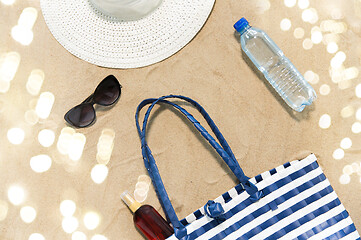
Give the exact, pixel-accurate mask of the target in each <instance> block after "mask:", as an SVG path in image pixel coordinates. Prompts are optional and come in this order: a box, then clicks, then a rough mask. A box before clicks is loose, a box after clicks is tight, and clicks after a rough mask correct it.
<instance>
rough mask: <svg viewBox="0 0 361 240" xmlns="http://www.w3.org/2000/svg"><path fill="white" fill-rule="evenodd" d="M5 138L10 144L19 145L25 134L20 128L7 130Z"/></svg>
mask: <svg viewBox="0 0 361 240" xmlns="http://www.w3.org/2000/svg"><path fill="white" fill-rule="evenodd" d="M7 137H8V140H9V142H10V143H12V144H15V145H19V144H21V143H22V142H23V141H24V138H25V133H24V130H22V129H21V128H11V129H9V130H8V133H7Z"/></svg>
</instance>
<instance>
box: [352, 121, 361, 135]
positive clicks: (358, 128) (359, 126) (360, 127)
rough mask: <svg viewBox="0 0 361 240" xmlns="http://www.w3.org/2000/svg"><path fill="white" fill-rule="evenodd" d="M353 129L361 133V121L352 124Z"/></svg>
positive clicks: (354, 131)
mask: <svg viewBox="0 0 361 240" xmlns="http://www.w3.org/2000/svg"><path fill="white" fill-rule="evenodd" d="M351 130H352V132H353V133H356V134H357V133H361V123H359V122H355V123H354V124H352V127H351Z"/></svg>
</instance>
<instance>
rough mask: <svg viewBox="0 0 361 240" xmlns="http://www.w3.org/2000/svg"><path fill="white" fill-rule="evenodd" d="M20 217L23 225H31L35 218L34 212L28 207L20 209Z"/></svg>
mask: <svg viewBox="0 0 361 240" xmlns="http://www.w3.org/2000/svg"><path fill="white" fill-rule="evenodd" d="M20 217H21V219H22V220H23V221H24V222H25V223H31V222H33V221H34V220H35V218H36V210H35V209H34V208H33V207H30V206H25V207H22V208H21V209H20Z"/></svg>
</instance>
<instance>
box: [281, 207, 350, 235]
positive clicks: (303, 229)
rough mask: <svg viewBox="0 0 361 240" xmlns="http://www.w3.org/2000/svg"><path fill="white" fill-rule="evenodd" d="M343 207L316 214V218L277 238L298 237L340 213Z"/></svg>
mask: <svg viewBox="0 0 361 240" xmlns="http://www.w3.org/2000/svg"><path fill="white" fill-rule="evenodd" d="M344 210H345V208H344V207H343V206H342V204H341V205H339V206H337V207H335V208H333V209H331V210H329V211H328V212H326V213H324V214H322V215H320V216H318V217H317V218H314V219H312V220H311V221H309V222H307V223H305V224H303V225H302V226H300V227H298V228H297V229H295V230H293V231H291V232H289V233H288V234H286V235H284V236H283V237H281V238H280V239H279V240H289V239H294V238H296V237H298V236H299V235H300V234H302V233H305V232H307V231H309V230H311V229H312V228H313V227H315V226H317V225H319V224H321V223H324V222H326V221H327V220H329V219H331V218H333V217H335V216H336V215H338V214H340V213H342V212H343V211H344Z"/></svg>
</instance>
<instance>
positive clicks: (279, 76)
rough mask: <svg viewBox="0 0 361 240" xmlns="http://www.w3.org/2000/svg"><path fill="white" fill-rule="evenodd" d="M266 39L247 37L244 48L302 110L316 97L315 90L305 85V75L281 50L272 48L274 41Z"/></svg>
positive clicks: (286, 99)
mask: <svg viewBox="0 0 361 240" xmlns="http://www.w3.org/2000/svg"><path fill="white" fill-rule="evenodd" d="M266 41H267V39H266V38H264V36H261V35H258V34H255V35H253V36H252V37H249V38H248V39H247V41H246V44H245V49H244V50H245V52H246V53H247V55H248V56H249V57H250V58H251V60H252V62H254V63H255V65H256V67H257V68H258V69H259V70H260V71H261V72H262V73H263V74H264V75H265V77H266V79H267V80H268V81H269V82H270V83H271V85H272V86H273V87H274V89H275V90H276V91H277V92H278V94H279V95H280V96H281V97H282V98H283V99H284V100H285V101H286V103H287V104H288V105H289V106H290V107H292V108H293V109H295V110H296V111H302V110H303V109H304V107H305V106H306V105H310V104H311V103H312V101H313V100H314V99H315V98H316V95H315V93H314V90H313V89H312V88H306V87H304V82H305V81H306V80H305V79H304V78H303V76H302V75H301V74H300V73H299V72H298V71H297V69H296V68H295V67H294V66H293V64H292V63H291V62H290V61H289V60H288V59H287V58H286V57H285V56H284V55H283V53H282V52H281V51H278V52H277V50H276V48H272V45H273V42H270V43H268V42H266ZM252 58H253V59H252Z"/></svg>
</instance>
